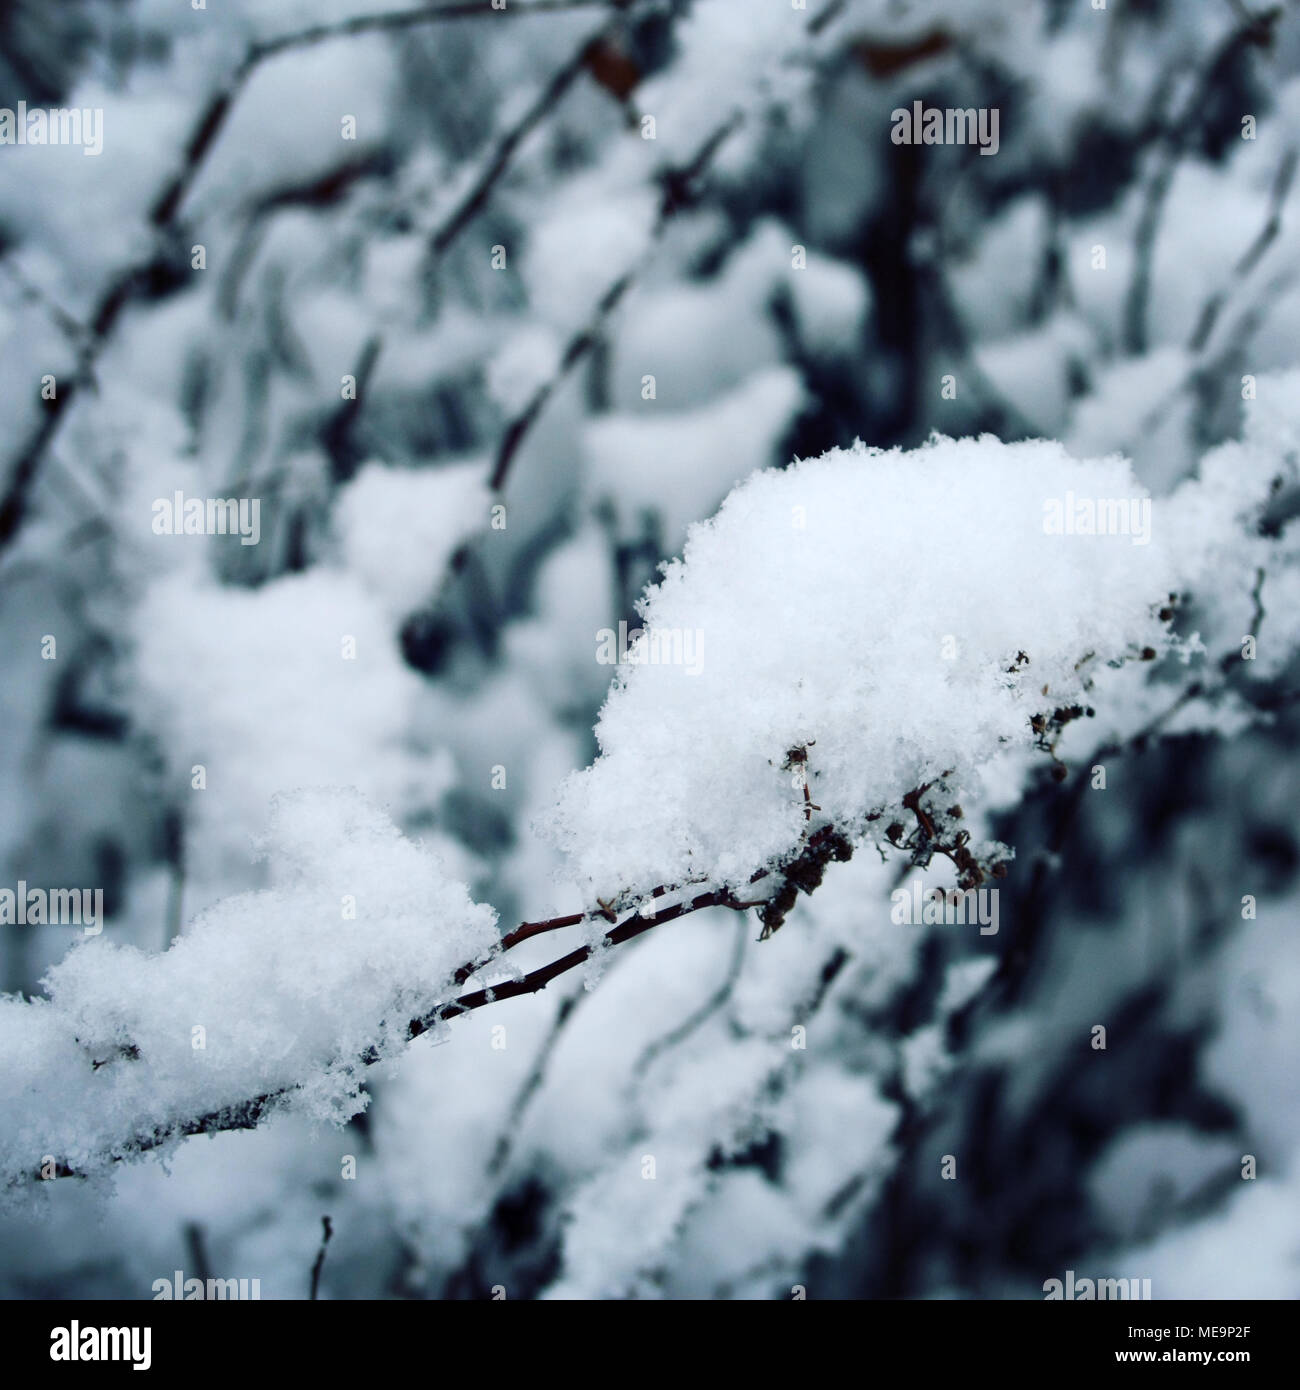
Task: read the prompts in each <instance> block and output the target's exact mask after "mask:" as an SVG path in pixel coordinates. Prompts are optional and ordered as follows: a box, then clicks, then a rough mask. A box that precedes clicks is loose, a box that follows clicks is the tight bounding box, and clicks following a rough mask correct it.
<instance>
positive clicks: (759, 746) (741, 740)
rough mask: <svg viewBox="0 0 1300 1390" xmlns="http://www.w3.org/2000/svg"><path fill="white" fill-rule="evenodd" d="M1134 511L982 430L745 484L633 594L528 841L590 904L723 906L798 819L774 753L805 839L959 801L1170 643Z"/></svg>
mask: <svg viewBox="0 0 1300 1390" xmlns="http://www.w3.org/2000/svg"><path fill="white" fill-rule="evenodd" d="M1154 505H1156V506H1158V505H1159V504H1154ZM1152 507H1153V503H1152V501H1151V499H1150V498H1149V497H1148V496H1147V495H1146V492H1145V490H1144V489H1143V488H1142V487H1141V486H1140V485H1139V484H1138V483H1137V482H1136V480H1135V479H1134V477H1133V475H1132V472H1131V470H1130V468H1129V465H1128V463H1127V462H1126V461H1125V460H1124V459H1122V458H1119V457H1117V456H1116V457H1111V458H1107V459H1102V460H1093V461H1088V462H1081V461H1078V460H1076V459H1073V458H1071V457H1070V456H1069V455H1068V454H1067V453H1066V452H1065V450H1064V449H1063V448H1062V447H1061V446H1060V445H1059V444H1056V443H1048V442H1042V441H1031V442H1027V443H1022V444H1011V445H1007V444H1003V443H1001V442H999V441H998V440H997V439H995V438H992V437H990V436H985V437H983V438H979V439H960V440H957V439H948V438H944V437H940V436H935V437H933V438H932V439H931V440H930V442H929V443H928V444H927V445H925V446H924V447H923V448H920V449H916V450H912V451H907V452H904V451H902V450H899V449H894V450H892V451H890V452H887V453H886V452H881V451H879V450H872V449H868V448H866V447H864V446H863V445H862V444H860V443H858V444H855V446H854V447H853V448H851V449H834V450H831V451H830V452H829V453H827V454H825V455H823V456H822V457H821V458H818V459H813V460H808V461H804V462H800V463H796V464H795V465H794V466H793V467H791V468H789V469H786V470H770V471H763V472H759V473H755V474H753V475H752V476H751V477H750V478H749V479H748V480H747V481H746V482H744V483H743V484H741V485H740V486H739V487H738V488H736V490H735V491H733V492H732V493H731V495H730V496H729V497H728V498H727V499H726V501H725V502H724V503H723V505H722V507H721V509H720V510H719V512H718V513H717V515H716V516H715V517H713V518H712V519H711V520H709V521H706V522H703V523H701V524H698V525H696V526H694V527H692V528H691V531H690V534H689V538H688V540H687V543H686V547H685V551H684V555H683V558H681V559H680V560H674V561H673V562H671V563H670V564H669V565H667V566H666V567H665V571H664V575H663V578H662V581H661V582H660V583H659V584H658V585H657V586H656V587H654V588H653V589H652V590H651V591H650V592H649V594H648V595H647V597H646V598H645V599H644V600H642V603H641V612H642V616H643V619H644V626H645V630H646V632H647V633H648V634H650V635H649V636H648V637H647V638H646V639H643V643H642V646H641V648H640V649H639V650H638V649H637V648H636V647H635V646H633V648H631V649H630V650H629V651H628V653H627V658H628V660H627V663H626V664H625V665H623V666H621V667H620V668H619V672H618V673H617V674H616V676H615V682H614V685H613V688H612V689H611V691H610V694H609V696H608V698H607V700H606V703H605V706H604V708H603V709H602V711H601V715H600V720H599V723H598V725H597V730H596V732H597V736H598V739H599V743H600V748H601V755H600V757H599V758H598V759H597V761H596V762H595V763H594V765H593V766H592V767H590V768H588V769H587V770H586V771H585V772H581V773H577V774H574V775H573V776H571V777H570V778H569V779H568V780H567V781H566V783H565V784H564V786H563V788H562V790H561V794H560V799H559V804H558V807H557V809H556V811H555V812H554V814H553V816H552V817H550V819H549V820H548V821H547V823H546V825H545V827H544V828H545V829H546V830H547V832H548V833H549V834H550V835H551V836H552V837H553V838H554V840H555V841H557V842H558V844H559V845H560V846H561V847H562V848H563V849H564V850H565V851H567V853H568V855H569V857H570V865H571V868H572V869H573V871H574V872H575V875H576V877H577V878H578V880H579V881H580V883H581V885H582V887H583V889H584V891H586V892H589V893H590V894H592V895H593V896H594V895H597V894H598V895H600V896H602V897H604V898H606V899H608V898H609V897H610V895H611V894H618V893H624V894H628V895H632V896H633V897H635V896H636V895H638V894H643V893H645V892H647V891H649V890H650V889H652V888H653V887H655V886H657V885H659V884H674V883H681V882H684V881H687V880H701V879H703V880H707V881H710V882H713V883H715V884H719V885H730V886H734V887H740V886H742V885H743V884H745V883H746V882H747V880H748V879H749V877H750V875H751V874H753V873H754V872H755V871H756V870H758V869H761V868H764V867H769V866H771V865H772V864H773V863H775V862H776V861H778V860H780V859H781V858H782V857H784V856H787V855H789V854H790V852H791V851H792V850H793V849H794V848H795V847H796V846H797V845H798V844H799V842H800V837H801V835H803V834H804V833H805V829H806V827H807V825H808V823H809V822H808V811H807V801H806V800H805V798H804V796H803V793H802V790H801V788H800V787H799V786H798V785H797V783H798V777H799V761H798V759H796V760H795V762H794V764H793V766H791V765H790V753H791V752H792V750H799V749H806V752H807V761H806V769H807V776H808V782H809V788H810V797H809V800H811V802H813V803H815V805H816V807H817V808H818V810H817V812H816V821H817V823H821V824H825V823H827V822H830V823H832V824H834V825H835V826H836V827H838V828H839V829H841V830H848V831H849V832H850V833H852V832H854V831H858V832H860V831H861V830H862V829H863V828H864V817H865V816H866V815H867V814H868V813H870V812H872V811H875V810H880V809H884V808H889V807H892V806H897V805H898V804H899V803H900V802H901V800H902V798H903V797H904V796H905V795H906V794H907V793H908V792H909V791H911V790H913V789H915V788H917V787H918V786H921V785H922V784H924V783H926V782H929V781H931V780H933V779H935V778H937V777H939V776H940V775H941V774H943V773H945V772H949V771H951V772H952V773H953V777H952V778H950V779H949V782H950V784H952V785H955V786H960V785H961V784H962V782H963V780H967V781H969V780H970V779H971V778H972V777H973V776H974V775H975V774H976V773H977V771H978V769H980V768H981V767H982V766H984V765H986V764H988V763H989V762H990V761H991V760H993V759H995V758H997V757H998V756H999V755H1000V754H1002V753H1004V752H1007V751H1009V750H1013V749H1020V750H1024V749H1027V748H1029V747H1030V746H1031V745H1032V744H1033V742H1034V739H1035V731H1034V729H1033V728H1032V727H1031V724H1030V719H1031V717H1032V716H1034V715H1037V714H1040V713H1042V712H1044V711H1046V712H1047V713H1048V714H1050V713H1051V712H1052V711H1054V710H1056V709H1057V708H1060V707H1062V706H1070V705H1071V704H1073V703H1074V702H1076V701H1078V700H1080V699H1081V698H1082V696H1083V693H1084V688H1085V687H1084V682H1085V680H1086V679H1087V676H1088V672H1089V670H1090V669H1096V667H1097V666H1098V665H1099V664H1101V663H1104V662H1113V661H1118V660H1121V659H1124V658H1129V657H1132V658H1137V657H1139V656H1141V655H1142V654H1143V653H1144V652H1148V653H1154V652H1155V651H1159V650H1162V649H1164V648H1165V647H1167V646H1168V643H1169V640H1170V639H1169V636H1168V629H1167V624H1166V623H1165V622H1164V621H1162V620H1161V618H1160V617H1159V610H1160V608H1161V605H1162V604H1163V603H1165V602H1166V601H1167V599H1168V595H1169V593H1170V590H1171V588H1172V587H1173V586H1172V578H1173V576H1174V574H1175V569H1174V567H1173V565H1172V563H1171V558H1170V546H1169V543H1168V538H1167V537H1166V536H1165V535H1164V534H1162V530H1161V526H1160V524H1159V523H1160V517H1159V514H1158V512H1157V514H1156V515H1155V516H1154V517H1153V515H1152ZM1089 518H1091V523H1090V521H1089ZM1098 530H1103V531H1107V530H1108V531H1110V532H1111V533H1110V534H1096V532H1097V531H1098ZM1089 531H1091V532H1093V534H1089ZM1022 654H1023V657H1022ZM638 655H639V656H640V657H641V658H642V659H641V660H639V661H638V660H637V657H638ZM682 655H685V656H688V657H689V658H690V660H689V661H687V660H683V659H681V656H682ZM1025 658H1027V660H1026V659H1025ZM1081 662H1082V663H1083V665H1082V666H1080V663H1081ZM1044 690H1046V693H1044ZM882 828H883V827H882Z"/></svg>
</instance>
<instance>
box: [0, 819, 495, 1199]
mask: <svg viewBox="0 0 1300 1390" xmlns="http://www.w3.org/2000/svg"><path fill="white" fill-rule="evenodd" d="M262 849H263V853H264V854H265V855H266V857H267V858H268V859H269V861H270V869H271V886H270V887H269V888H267V889H265V890H264V891H262V892H257V893H247V894H242V895H240V896H238V897H233V898H228V899H226V900H225V901H223V902H221V903H220V904H218V905H217V906H215V907H213V908H211V909H209V910H208V911H207V912H205V913H203V914H202V915H201V916H200V917H198V918H196V919H195V921H194V922H192V923H191V924H190V925H189V927H188V928H187V929H186V931H185V932H184V934H183V935H182V936H181V937H180V938H179V939H178V940H177V941H176V942H174V943H173V944H172V946H171V947H170V948H169V949H168V950H166V951H164V952H162V953H161V954H157V955H146V954H144V953H143V952H141V951H139V950H138V949H137V948H135V947H133V946H121V945H115V944H114V943H112V942H110V941H106V940H104V939H103V938H102V937H100V938H96V939H94V940H90V941H87V942H85V943H84V944H83V945H81V946H78V947H76V948H75V949H74V950H72V951H71V952H69V954H68V955H67V957H66V958H65V959H64V960H63V961H61V962H60V963H59V964H58V965H57V966H55V967H54V968H53V969H51V970H50V971H49V972H48V974H47V975H46V978H45V990H46V994H47V996H48V998H46V999H38V1000H35V1001H32V1002H30V1003H24V1002H20V1001H18V1000H15V999H7V1000H5V1001H4V1004H3V1008H0V1031H2V1033H3V1039H4V1041H3V1044H0V1047H2V1048H3V1054H4V1057H5V1066H4V1077H3V1081H0V1088H2V1089H3V1102H2V1104H3V1111H4V1115H5V1126H4V1137H3V1150H2V1152H0V1165H2V1169H3V1176H4V1179H5V1181H6V1182H7V1183H8V1184H13V1183H15V1182H18V1181H20V1180H21V1179H22V1178H24V1177H26V1178H28V1179H30V1177H31V1176H32V1162H33V1155H37V1156H38V1157H37V1166H38V1167H39V1166H40V1165H41V1164H43V1163H46V1162H47V1160H48V1158H53V1160H54V1163H55V1164H56V1165H57V1166H58V1167H60V1168H64V1169H71V1170H73V1171H74V1172H77V1173H81V1174H88V1173H92V1172H94V1171H95V1170H96V1169H98V1168H100V1167H101V1166H102V1165H103V1164H104V1163H106V1162H107V1161H109V1160H111V1159H113V1158H115V1157H118V1156H120V1155H122V1154H124V1153H128V1152H129V1151H130V1150H131V1149H132V1148H138V1147H139V1146H141V1145H142V1144H143V1145H146V1146H147V1145H150V1144H152V1143H153V1142H155V1141H166V1140H169V1139H172V1138H174V1137H176V1136H177V1135H179V1134H183V1133H185V1132H186V1130H187V1128H189V1127H190V1126H191V1125H193V1124H194V1122H196V1121H200V1120H202V1119H203V1118H204V1117H205V1116H210V1115H213V1114H218V1113H220V1112H222V1111H225V1110H229V1109H232V1108H233V1109H238V1108H240V1107H244V1106H247V1105H248V1104H249V1103H250V1102H253V1101H259V1100H262V1099H263V1098H265V1097H268V1096H270V1097H274V1098H275V1101H276V1102H278V1103H282V1104H283V1105H284V1106H285V1107H287V1108H289V1109H296V1110H301V1111H302V1112H303V1113H305V1114H307V1115H311V1116H313V1117H316V1118H318V1119H332V1120H341V1119H346V1118H347V1117H348V1116H349V1115H351V1114H353V1113H355V1112H356V1111H357V1110H358V1109H360V1108H362V1107H363V1106H364V1105H365V1104H366V1100H365V1096H364V1094H363V1093H362V1092H361V1090H360V1084H361V1074H360V1073H361V1068H362V1059H363V1058H367V1057H369V1056H370V1055H371V1054H376V1055H378V1056H379V1057H383V1056H391V1055H392V1054H393V1052H394V1051H396V1050H397V1049H398V1048H400V1047H401V1046H402V1045H403V1044H404V1043H405V1041H406V1038H407V1028H408V1024H409V1022H410V1020H411V1019H412V1018H413V1017H415V1016H417V1015H418V1014H420V1013H421V1012H423V1011H424V1010H425V1009H426V1008H428V1006H429V1004H430V1003H431V1002H432V1001H437V1000H438V999H439V998H443V997H446V995H447V992H448V991H449V989H450V988H451V983H452V976H453V974H454V972H455V971H456V969H457V968H458V967H459V966H460V965H462V964H463V963H464V962H466V961H470V960H473V959H474V958H476V957H478V956H481V955H482V954H483V953H484V952H485V951H486V950H487V949H488V948H489V947H490V946H491V945H492V944H493V942H494V941H495V939H496V933H495V931H494V924H495V914H494V913H493V912H492V910H491V909H490V908H486V907H482V906H479V905H477V904H475V903H473V902H471V901H470V899H469V896H468V895H467V894H466V892H465V890H464V888H463V887H461V886H460V885H459V884H457V883H454V882H451V881H449V880H448V879H447V878H446V877H445V876H444V874H443V872H442V870H441V868H440V866H439V865H438V864H437V862H436V861H435V860H434V859H433V858H431V857H430V856H429V855H428V854H427V853H426V852H424V851H423V850H422V849H421V848H420V847H419V846H417V845H413V844H411V843H410V842H409V841H408V840H406V839H405V838H404V837H403V836H402V835H401V833H400V832H399V831H398V830H397V829H396V827H394V826H393V824H392V823H391V822H390V821H389V820H388V819H387V817H385V816H384V815H383V814H382V813H380V812H378V811H376V810H374V809H373V808H372V807H370V806H369V805H367V804H366V803H365V802H364V801H363V800H361V799H360V798H359V797H358V796H357V795H356V794H355V793H352V792H341V791H340V792H335V793H332V794H331V793H312V794H306V793H300V794H297V795H293V796H286V797H282V798H279V799H278V800H277V801H276V804H275V807H274V810H273V813H272V816H271V823H270V828H269V830H268V831H267V834H266V837H265V840H264V843H263V846H262ZM51 1096H57V1097H58V1098H59V1099H58V1104H57V1106H55V1107H54V1108H53V1109H51V1107H50V1104H49V1101H50V1097H51Z"/></svg>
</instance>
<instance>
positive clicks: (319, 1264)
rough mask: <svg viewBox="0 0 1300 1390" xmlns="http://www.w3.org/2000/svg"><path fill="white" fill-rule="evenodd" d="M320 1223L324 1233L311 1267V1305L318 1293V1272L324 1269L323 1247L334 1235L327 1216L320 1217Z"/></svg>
mask: <svg viewBox="0 0 1300 1390" xmlns="http://www.w3.org/2000/svg"><path fill="white" fill-rule="evenodd" d="M320 1223H321V1226H322V1227H323V1228H324V1232H325V1233H324V1235H323V1236H322V1237H321V1243H320V1249H319V1250H318V1251H317V1252H316V1262H315V1264H313V1265H312V1267H311V1293H310V1294H309V1295H308V1297H309V1298H310V1299H311V1301H312V1302H313V1303H314V1302H316V1295H317V1293H318V1292H319V1291H320V1272H321V1270H322V1269H324V1267H325V1247H326V1246H327V1245H328V1244H329V1243H330V1237H331V1236H332V1235H333V1234H334V1226H333V1224H332V1223H331V1221H330V1219H329V1217H328V1216H322V1217H321V1219H320Z"/></svg>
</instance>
